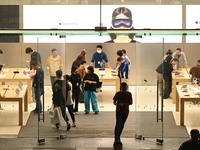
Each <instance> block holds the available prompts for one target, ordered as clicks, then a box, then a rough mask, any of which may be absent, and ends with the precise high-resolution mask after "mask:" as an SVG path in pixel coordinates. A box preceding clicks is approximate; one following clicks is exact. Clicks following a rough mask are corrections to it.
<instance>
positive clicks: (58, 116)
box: [51, 107, 66, 126]
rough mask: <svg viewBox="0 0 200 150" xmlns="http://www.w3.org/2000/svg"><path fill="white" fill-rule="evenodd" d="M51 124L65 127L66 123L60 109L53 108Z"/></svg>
mask: <svg viewBox="0 0 200 150" xmlns="http://www.w3.org/2000/svg"><path fill="white" fill-rule="evenodd" d="M51 124H54V125H55V124H59V125H60V126H66V121H65V120H64V118H63V116H62V112H61V109H60V107H54V112H53V116H52V117H51Z"/></svg>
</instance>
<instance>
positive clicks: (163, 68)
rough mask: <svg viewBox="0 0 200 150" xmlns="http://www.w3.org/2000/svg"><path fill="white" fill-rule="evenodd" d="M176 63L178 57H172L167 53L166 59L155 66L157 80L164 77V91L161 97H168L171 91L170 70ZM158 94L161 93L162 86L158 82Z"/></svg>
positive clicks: (160, 80)
mask: <svg viewBox="0 0 200 150" xmlns="http://www.w3.org/2000/svg"><path fill="white" fill-rule="evenodd" d="M176 64H178V59H176V58H174V59H172V56H171V55H168V56H167V57H166V59H165V60H164V61H163V62H162V63H161V64H160V65H159V66H158V67H157V68H156V72H157V80H158V81H159V83H161V82H162V80H163V79H164V92H163V98H164V99H168V98H170V93H171V91H172V75H171V73H172V71H173V65H176ZM158 86H159V89H160V94H162V86H161V85H160V84H159V85H158Z"/></svg>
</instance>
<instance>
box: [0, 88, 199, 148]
mask: <svg viewBox="0 0 200 150" xmlns="http://www.w3.org/2000/svg"><path fill="white" fill-rule="evenodd" d="M102 90H103V92H99V93H97V96H98V104H99V109H100V113H101V111H115V106H114V105H113V103H112V98H113V96H114V94H115V87H114V86H103V88H102ZM129 90H130V91H131V92H132V94H133V99H134V102H133V105H131V107H130V110H131V111H156V106H157V105H156V87H155V86H140V87H134V86H131V87H129ZM51 99H52V92H51V88H50V87H45V110H47V109H48V108H49V107H50V106H51V102H52V100H51ZM1 107H2V108H3V110H0V137H1V138H0V149H9V148H10V149H16V148H18V149H33V148H40V149H58V148H60V149H76V150H97V149H98V150H111V149H113V148H112V144H113V139H112V138H66V139H62V140H61V139H59V140H57V139H53V138H45V144H44V145H38V139H37V138H17V135H18V133H19V130H20V128H21V126H18V104H17V103H14V102H13V103H10V102H1ZM34 107H35V103H34V102H32V103H30V104H29V112H25V113H24V125H25V124H26V122H27V120H28V117H29V115H30V111H31V110H33V109H34ZM79 111H80V113H81V112H84V104H83V103H80V104H79ZM164 111H172V112H173V115H174V119H175V121H176V124H177V125H179V112H175V104H173V103H172V99H165V100H164ZM185 112H186V113H185V125H186V128H187V130H188V131H190V130H191V129H192V128H196V129H199V130H200V118H199V117H198V116H199V113H200V110H199V105H193V104H191V103H189V102H188V103H186V106H185ZM79 115H81V114H79ZM76 124H77V126H78V120H76ZM125 128H126V126H125ZM149 130H151V127H149ZM69 132H70V131H69ZM188 138H189V137H188ZM185 140H187V138H164V144H162V145H158V144H156V139H155V138H145V139H144V140H138V139H135V137H134V136H133V138H122V142H123V147H124V149H125V150H129V149H130V150H131V149H135V150H137V149H138V150H139V149H144V150H145V149H156V150H157V149H166V150H169V149H170V150H175V149H178V147H179V145H180V144H181V143H182V142H183V141H185Z"/></svg>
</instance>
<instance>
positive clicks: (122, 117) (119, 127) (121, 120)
mask: <svg viewBox="0 0 200 150" xmlns="http://www.w3.org/2000/svg"><path fill="white" fill-rule="evenodd" d="M128 114H129V113H123V112H116V125H115V142H121V139H120V137H121V134H122V131H123V129H124V124H125V122H126V119H127V118H128Z"/></svg>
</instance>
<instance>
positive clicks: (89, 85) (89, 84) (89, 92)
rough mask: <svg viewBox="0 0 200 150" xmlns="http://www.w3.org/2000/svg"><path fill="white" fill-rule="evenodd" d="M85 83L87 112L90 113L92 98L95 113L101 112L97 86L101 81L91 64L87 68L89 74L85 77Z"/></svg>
mask: <svg viewBox="0 0 200 150" xmlns="http://www.w3.org/2000/svg"><path fill="white" fill-rule="evenodd" d="M83 82H84V84H85V87H84V103H85V114H89V113H90V99H91V103H92V110H93V112H94V113H95V114H98V113H99V108H98V104H97V96H96V87H97V84H98V82H99V77H98V75H97V74H95V73H94V68H93V67H92V66H89V67H88V68H87V74H86V75H85V77H84V78H83Z"/></svg>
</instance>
